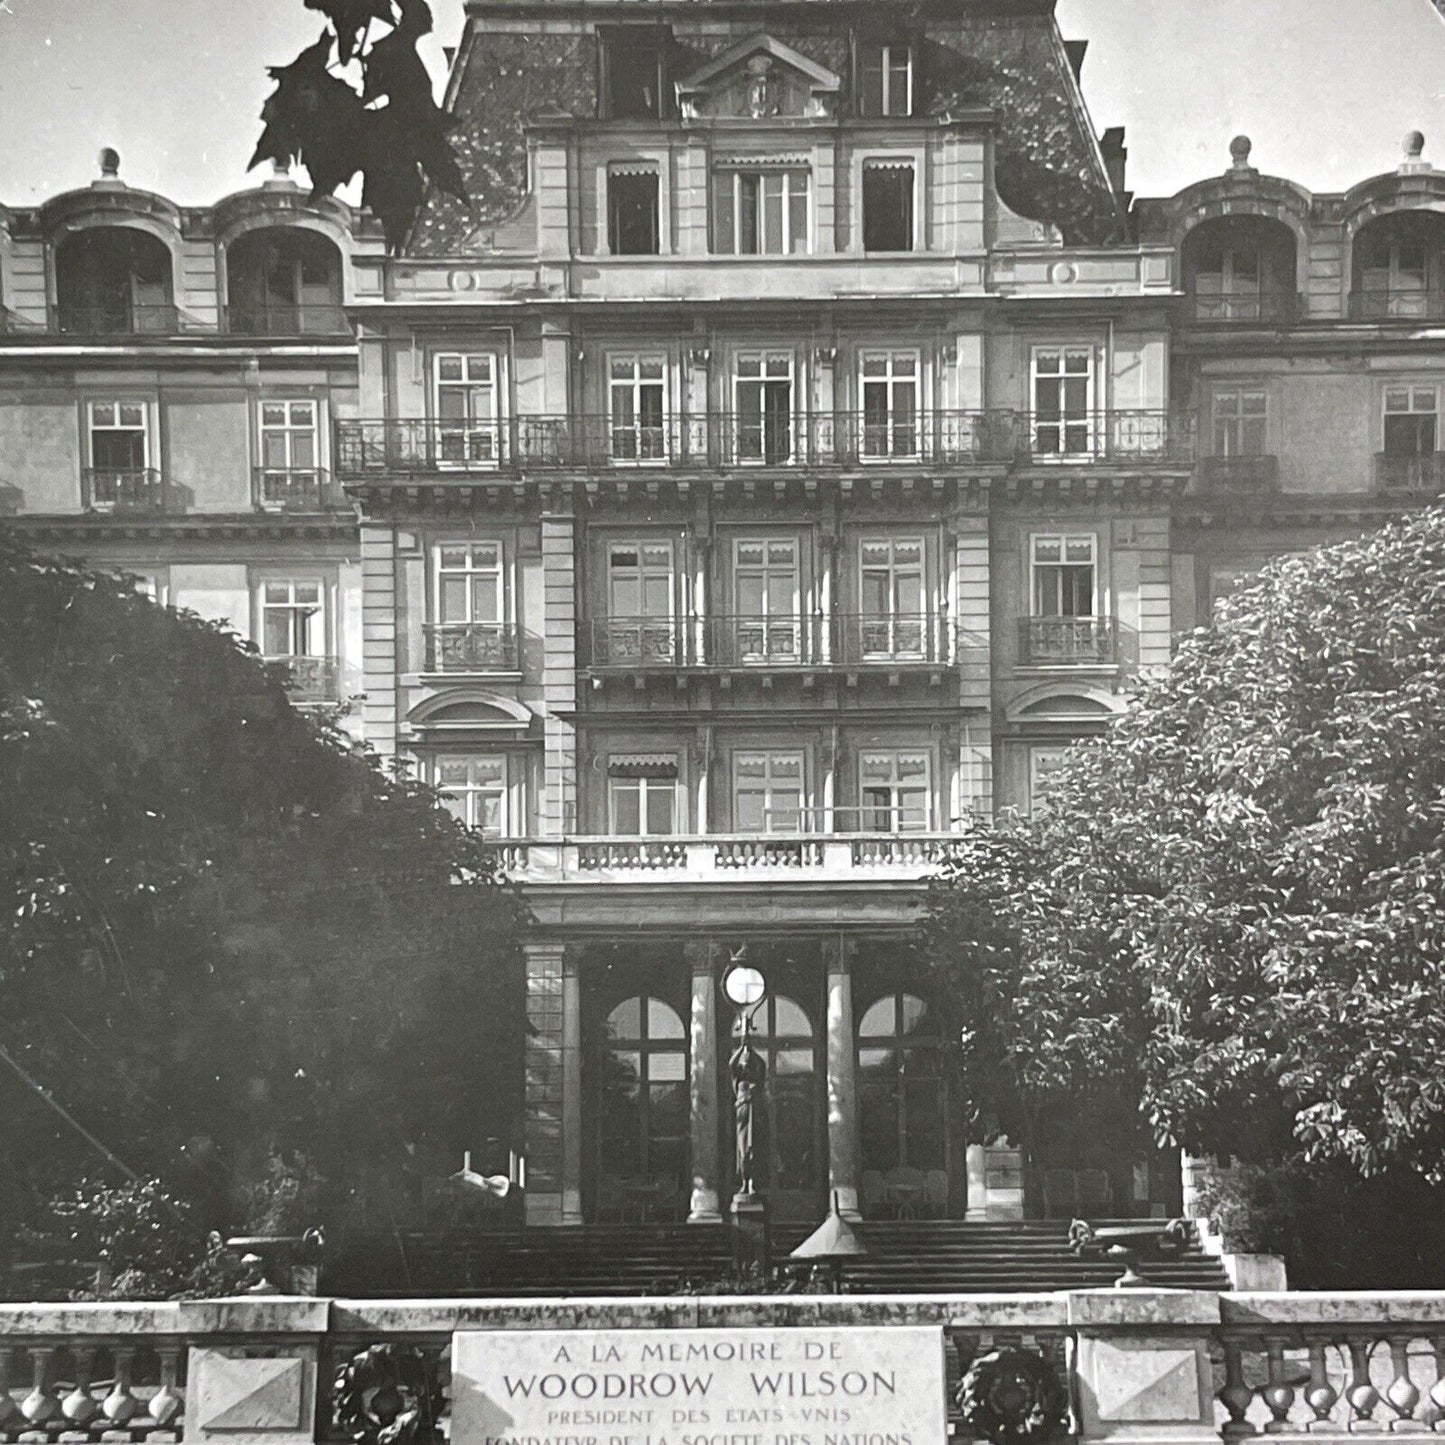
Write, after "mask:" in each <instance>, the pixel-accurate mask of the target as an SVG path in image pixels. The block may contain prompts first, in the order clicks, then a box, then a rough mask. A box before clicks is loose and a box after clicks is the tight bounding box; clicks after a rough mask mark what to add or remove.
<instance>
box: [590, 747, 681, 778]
mask: <svg viewBox="0 0 1445 1445" xmlns="http://www.w3.org/2000/svg"><path fill="white" fill-rule="evenodd" d="M607 776H608V777H609V778H675V777H676V776H677V755H676V754H675V753H622V754H613V756H612V757H610V758H608V760H607Z"/></svg>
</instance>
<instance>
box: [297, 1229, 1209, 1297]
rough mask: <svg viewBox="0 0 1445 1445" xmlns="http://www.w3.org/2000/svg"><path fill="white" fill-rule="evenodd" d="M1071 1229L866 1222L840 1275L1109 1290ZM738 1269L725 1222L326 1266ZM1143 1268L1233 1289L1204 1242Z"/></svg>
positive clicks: (567, 1276) (448, 1240)
mask: <svg viewBox="0 0 1445 1445" xmlns="http://www.w3.org/2000/svg"><path fill="white" fill-rule="evenodd" d="M1091 1222H1092V1223H1095V1224H1100V1223H1105V1222H1107V1221H1102V1220H1094V1221H1091ZM1161 1223H1162V1221H1161ZM1067 1231H1068V1226H1067V1224H1066V1223H1065V1222H1063V1221H1060V1220H1040V1221H1036V1222H1025V1223H1006V1224H1004V1223H998V1224H995V1223H988V1224H975V1223H965V1222H962V1221H955V1220H916V1221H915V1220H903V1221H897V1222H876V1223H870V1224H864V1225H861V1226H859V1233H860V1235H861V1236H862V1238H863V1240H864V1241H865V1242H866V1243H867V1245H868V1248H869V1255H868V1257H867V1258H866V1259H864V1260H860V1261H858V1262H856V1263H854V1264H852V1265H850V1266H849V1267H848V1268H847V1269H846V1270H845V1271H844V1282H845V1288H846V1289H847V1290H849V1291H850V1292H852V1293H868V1294H916V1293H946V1294H954V1293H957V1294H993V1293H1010V1292H1017V1291H1043V1290H1066V1289H1097V1288H1100V1287H1107V1286H1110V1285H1112V1284H1113V1282H1114V1281H1115V1280H1116V1279H1117V1278H1118V1276H1119V1274H1120V1273H1121V1266H1120V1265H1119V1264H1118V1262H1117V1261H1115V1260H1112V1259H1104V1258H1098V1257H1095V1258H1084V1259H1081V1258H1079V1257H1078V1256H1077V1255H1075V1254H1073V1253H1072V1252H1071V1251H1070V1249H1069V1247H1068V1240H1067ZM808 1232H809V1229H808V1226H806V1225H792V1224H789V1225H780V1226H778V1227H777V1228H775V1230H774V1231H773V1252H774V1258H775V1259H777V1260H782V1259H783V1258H785V1257H786V1255H787V1252H788V1251H789V1250H790V1249H792V1248H793V1247H794V1246H795V1245H796V1244H799V1243H801V1241H802V1240H803V1238H804V1237H805V1236H806V1235H807V1233H808ZM730 1268H731V1267H730V1256H729V1242H728V1233H727V1230H726V1228H725V1227H723V1226H721V1225H684V1224H668V1225H658V1224H650V1225H639V1224H630V1225H628V1224H594V1225H582V1226H578V1227H575V1228H566V1229H546V1230H543V1229H528V1230H520V1229H514V1230H508V1231H451V1232H448V1233H445V1234H425V1235H422V1234H412V1235H390V1236H388V1235H374V1236H367V1237H366V1238H365V1239H357V1240H353V1241H352V1242H351V1244H350V1246H348V1247H344V1248H343V1249H342V1250H340V1251H338V1253H337V1255H336V1256H334V1257H333V1259H332V1261H331V1262H330V1264H329V1265H328V1266H327V1267H326V1268H324V1269H323V1272H322V1278H321V1290H322V1293H324V1294H331V1295H357V1296H359V1295H368V1296H375V1295H378V1294H392V1295H410V1296H416V1295H432V1296H454V1295H476V1296H484V1297H485V1296H490V1297H494V1298H519V1297H527V1296H538V1295H570V1296H574V1297H575V1296H608V1295H612V1296H616V1295H644V1294H673V1293H677V1292H679V1291H681V1290H684V1289H689V1288H690V1289H694V1290H699V1291H705V1290H706V1289H707V1287H708V1286H709V1285H711V1284H714V1283H716V1282H717V1281H718V1280H721V1279H724V1278H726V1277H727V1276H728V1275H729V1273H730ZM1140 1271H1141V1273H1143V1274H1144V1276H1145V1277H1146V1278H1147V1279H1148V1280H1149V1281H1150V1282H1151V1283H1154V1284H1158V1285H1161V1286H1165V1287H1168V1288H1182V1289H1200V1290H1225V1289H1228V1288H1229V1281H1228V1279H1227V1277H1226V1276H1225V1273H1224V1270H1223V1268H1222V1267H1221V1266H1220V1263H1219V1261H1218V1260H1217V1259H1215V1258H1214V1257H1213V1256H1210V1255H1206V1254H1204V1253H1202V1252H1201V1251H1200V1250H1199V1248H1198V1246H1197V1245H1192V1246H1190V1247H1189V1248H1188V1249H1186V1250H1185V1251H1184V1252H1183V1253H1182V1254H1180V1255H1177V1256H1175V1257H1173V1258H1170V1259H1163V1260H1145V1261H1143V1262H1142V1263H1141V1264H1140Z"/></svg>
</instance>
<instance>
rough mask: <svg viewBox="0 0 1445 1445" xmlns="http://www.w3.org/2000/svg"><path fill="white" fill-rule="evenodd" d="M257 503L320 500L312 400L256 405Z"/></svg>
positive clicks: (275, 504) (314, 406)
mask: <svg viewBox="0 0 1445 1445" xmlns="http://www.w3.org/2000/svg"><path fill="white" fill-rule="evenodd" d="M260 433H261V502H262V504H263V505H265V506H274V507H284V506H287V505H288V504H297V503H307V502H311V503H316V504H319V503H320V501H321V496H320V490H321V473H320V471H318V470H317V468H318V466H319V464H320V463H319V451H318V446H317V425H316V403H315V402H314V401H310V400H306V401H263V402H262V403H261V408H260Z"/></svg>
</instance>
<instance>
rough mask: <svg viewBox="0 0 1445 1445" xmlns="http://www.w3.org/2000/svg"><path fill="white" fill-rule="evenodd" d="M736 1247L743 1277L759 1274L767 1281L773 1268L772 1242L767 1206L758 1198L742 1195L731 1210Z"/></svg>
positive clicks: (731, 1222) (730, 1207) (729, 1209)
mask: <svg viewBox="0 0 1445 1445" xmlns="http://www.w3.org/2000/svg"><path fill="white" fill-rule="evenodd" d="M728 1221H729V1224H730V1226H731V1229H730V1233H731V1235H732V1244H733V1264H734V1265H735V1266H736V1268H737V1271H738V1273H739V1274H740V1275H741V1274H743V1273H745V1272H746V1271H748V1270H753V1269H756V1270H759V1271H761V1272H762V1274H763V1275H764V1276H765V1277H766V1275H767V1274H768V1271H769V1270H770V1269H771V1268H772V1253H771V1250H770V1248H769V1245H770V1240H769V1238H768V1206H767V1202H766V1201H765V1200H763V1199H761V1198H759V1197H758V1196H757V1195H755V1194H753V1195H747V1194H739V1195H736V1196H735V1197H734V1199H733V1202H732V1204H731V1205H730V1206H729V1208H728Z"/></svg>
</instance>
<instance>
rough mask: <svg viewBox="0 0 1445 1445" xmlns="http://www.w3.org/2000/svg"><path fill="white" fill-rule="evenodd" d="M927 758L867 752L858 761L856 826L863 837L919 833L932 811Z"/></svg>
mask: <svg viewBox="0 0 1445 1445" xmlns="http://www.w3.org/2000/svg"><path fill="white" fill-rule="evenodd" d="M928 774H929V768H928V754H927V753H920V752H906V753H903V752H869V753H863V754H861V755H860V756H859V759H858V786H859V797H858V801H859V804H860V807H859V815H860V816H859V826H860V827H861V828H862V830H863V832H865V833H909V832H914V833H916V832H921V831H923V830H925V829H927V828H928V827H929V826H930V822H931V819H932V813H933V809H932V807H931V797H932V790H931V788H930V787H929V776H928Z"/></svg>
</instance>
